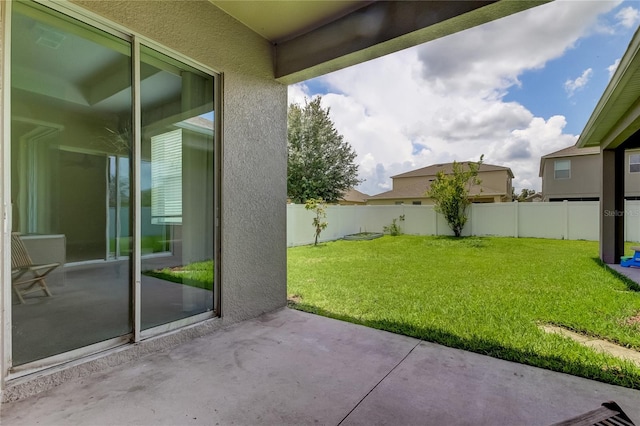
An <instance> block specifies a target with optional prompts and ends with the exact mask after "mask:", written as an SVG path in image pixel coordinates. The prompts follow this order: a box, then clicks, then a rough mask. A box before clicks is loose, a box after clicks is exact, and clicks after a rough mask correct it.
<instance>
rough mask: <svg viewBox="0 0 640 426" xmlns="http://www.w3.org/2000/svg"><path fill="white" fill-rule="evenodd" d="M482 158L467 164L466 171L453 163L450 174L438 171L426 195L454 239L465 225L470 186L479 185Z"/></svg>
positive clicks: (469, 200)
mask: <svg viewBox="0 0 640 426" xmlns="http://www.w3.org/2000/svg"><path fill="white" fill-rule="evenodd" d="M482 158H483V157H482V156H481V157H480V161H478V162H477V163H475V162H469V163H468V165H469V166H468V169H465V167H464V166H463V165H462V164H460V163H458V162H456V161H454V162H453V169H452V171H451V173H450V174H445V173H444V171H442V170H441V171H439V172H438V173H437V174H436V179H435V180H434V181H433V182H432V183H431V187H430V188H429V190H428V191H427V194H426V195H427V197H430V198H433V200H434V201H435V209H436V211H437V212H438V213H442V215H443V216H444V218H445V219H446V220H447V223H448V224H449V227H450V228H451V230H452V231H453V233H454V235H455V236H456V237H459V236H460V235H461V234H462V229H464V225H465V224H466V223H467V218H468V216H467V207H469V205H470V204H471V199H470V198H469V190H470V189H471V185H479V184H480V179H478V169H479V168H480V164H482Z"/></svg>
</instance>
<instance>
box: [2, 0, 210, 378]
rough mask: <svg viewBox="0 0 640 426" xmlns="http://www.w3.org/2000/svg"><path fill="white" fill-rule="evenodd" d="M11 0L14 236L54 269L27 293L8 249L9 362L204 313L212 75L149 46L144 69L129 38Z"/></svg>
mask: <svg viewBox="0 0 640 426" xmlns="http://www.w3.org/2000/svg"><path fill="white" fill-rule="evenodd" d="M11 5H12V6H11V9H12V11H11V14H12V15H11V19H12V22H11V44H12V45H11V52H12V57H11V146H10V151H11V159H10V165H11V201H12V229H11V231H12V243H13V242H14V241H16V242H17V243H20V244H19V245H20V246H24V247H25V248H24V250H26V251H27V252H28V253H29V255H30V256H31V259H30V260H29V262H32V263H45V264H50V265H52V266H53V268H51V270H50V273H49V275H47V277H46V279H45V281H46V286H47V290H46V291H45V290H44V288H43V289H42V291H40V290H39V288H38V287H37V286H39V285H40V284H37V286H36V288H35V290H36V291H34V292H30V293H28V294H27V292H26V291H25V292H22V289H23V288H26V287H30V286H29V284H25V285H24V286H23V284H22V283H21V280H22V279H23V278H21V277H23V275H24V274H25V273H28V270H25V268H24V265H22V266H20V265H17V263H16V262H17V261H18V260H22V259H24V256H22V255H17V254H14V250H13V249H14V247H13V244H12V256H11V260H12V279H13V280H12V290H14V293H13V296H14V298H13V300H12V304H11V308H10V312H11V314H10V315H11V363H12V367H16V366H22V365H24V364H28V365H25V366H24V368H31V367H32V366H33V364H30V363H31V362H33V361H37V360H41V359H44V358H50V357H53V356H55V355H59V354H64V353H65V352H69V351H75V352H74V355H66V354H65V355H62V356H61V357H56V358H54V359H53V361H51V359H49V360H46V361H45V363H55V362H60V361H61V360H62V361H66V360H68V359H70V358H71V357H75V356H78V354H88V353H92V352H95V351H96V350H103V349H105V348H108V347H112V346H114V345H118V344H122V343H125V342H129V341H131V340H134V339H137V338H139V337H141V336H142V338H144V337H146V336H148V335H152V334H154V333H158V332H161V331H163V330H166V329H168V328H170V327H174V326H176V325H175V324H171V325H170V326H166V327H159V328H155V327H157V326H161V325H164V324H168V323H172V322H175V321H180V323H179V324H184V323H188V322H192V321H196V320H199V319H204V318H210V317H211V316H212V315H213V313H212V311H213V309H214V292H213V286H214V262H213V259H214V170H215V167H214V111H213V105H214V103H213V100H214V78H213V76H212V75H210V74H207V73H204V72H201V71H200V70H198V69H197V68H194V67H193V66H190V65H187V64H185V63H183V62H180V61H178V60H175V59H173V58H171V57H169V56H167V55H164V54H162V53H160V52H157V51H155V50H153V49H150V48H147V47H145V46H140V56H139V61H140V69H139V73H138V72H137V67H134V66H133V65H134V63H133V61H132V42H133V44H135V46H137V45H138V42H137V41H136V40H132V39H131V38H129V37H128V36H126V35H124V34H121V33H119V32H115V31H114V33H113V34H111V33H109V32H107V31H103V30H101V29H98V28H96V27H94V26H90V25H87V24H84V23H82V22H80V21H78V20H76V19H73V18H71V17H68V16H65V15H63V14H61V13H58V12H55V11H53V10H50V9H49V8H47V7H45V6H43V5H41V4H39V3H31V2H22V1H15V2H12V3H11ZM115 34H117V35H115ZM136 50H137V47H136ZM134 68H136V72H135V74H136V76H138V75H139V79H138V81H135V82H132V75H133V74H134ZM136 78H138V77H136ZM132 83H133V84H135V87H136V93H137V92H138V89H139V93H140V97H139V100H140V109H141V111H140V114H137V113H134V109H135V110H136V111H137V108H138V106H137V105H136V106H135V108H134V105H133V102H132V94H133V90H132V87H133V84H132ZM133 124H136V125H135V126H133ZM138 126H139V127H140V129H141V132H140V133H139V134H138V133H136V134H135V138H134V131H133V129H134V127H135V128H136V129H137V128H138ZM134 160H135V161H134ZM138 165H139V166H138ZM138 208H139V210H138ZM134 212H135V213H138V212H139V214H136V215H134ZM134 219H135V220H134ZM134 235H136V236H138V235H139V238H134ZM14 237H15V238H14ZM134 244H135V245H134ZM17 245H18V244H16V246H17ZM15 253H18V251H17V250H16V251H15ZM138 253H140V256H138ZM14 264H15V265H14ZM138 266H140V268H138ZM138 278H140V284H139V286H138V283H137V281H138ZM134 283H135V284H134ZM138 290H139V291H140V292H139V293H138ZM134 294H135V295H136V296H137V295H138V294H139V295H140V297H139V298H138V297H135V298H134V297H133V295H134ZM134 299H135V303H134ZM182 320H185V321H182ZM138 325H140V327H139V328H137V327H138ZM152 328H155V329H153V330H150V329H152ZM140 330H147V333H146V335H145V333H139V331H140ZM134 336H135V337H134ZM87 346H88V347H89V348H85V347H87Z"/></svg>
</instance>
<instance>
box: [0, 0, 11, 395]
mask: <svg viewBox="0 0 640 426" xmlns="http://www.w3.org/2000/svg"><path fill="white" fill-rule="evenodd" d="M0 8H1V9H2V15H1V19H2V23H3V27H4V33H3V34H2V85H1V87H2V105H1V108H2V116H1V123H2V140H0V152H2V161H1V162H0V169H1V174H0V176H2V189H1V190H0V199H1V201H2V202H1V203H0V206H1V209H2V218H3V221H4V223H3V226H2V235H0V242H1V243H2V256H0V265H1V270H0V283H3V285H2V291H1V294H0V300H1V301H2V305H1V306H2V318H1V320H2V330H0V338H1V339H2V341H1V342H0V353H1V357H0V366H1V367H2V369H1V370H0V393H1V392H2V390H3V389H4V387H5V380H6V377H5V376H6V374H7V372H8V371H9V369H10V368H11V350H12V349H11V257H10V256H11V236H10V234H11V227H12V225H11V224H12V216H11V2H8V1H5V2H2V5H0ZM7 283H9V284H8V285H7Z"/></svg>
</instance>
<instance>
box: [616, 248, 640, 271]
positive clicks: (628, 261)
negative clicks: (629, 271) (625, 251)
mask: <svg viewBox="0 0 640 426" xmlns="http://www.w3.org/2000/svg"><path fill="white" fill-rule="evenodd" d="M631 250H633V252H634V253H633V256H622V257H621V258H620V266H626V267H629V266H635V267H638V268H640V247H638V246H635V247H631Z"/></svg>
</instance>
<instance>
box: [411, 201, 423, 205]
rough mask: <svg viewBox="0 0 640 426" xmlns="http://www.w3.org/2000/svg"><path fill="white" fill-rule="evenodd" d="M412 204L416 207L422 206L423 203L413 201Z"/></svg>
mask: <svg viewBox="0 0 640 426" xmlns="http://www.w3.org/2000/svg"><path fill="white" fill-rule="evenodd" d="M411 204H413V205H414V206H421V205H422V201H413V202H412V203H411Z"/></svg>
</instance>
